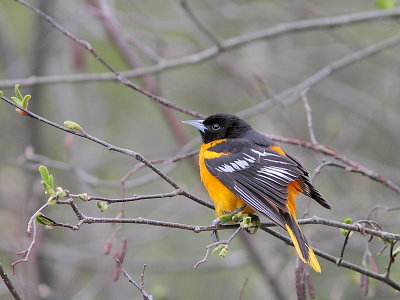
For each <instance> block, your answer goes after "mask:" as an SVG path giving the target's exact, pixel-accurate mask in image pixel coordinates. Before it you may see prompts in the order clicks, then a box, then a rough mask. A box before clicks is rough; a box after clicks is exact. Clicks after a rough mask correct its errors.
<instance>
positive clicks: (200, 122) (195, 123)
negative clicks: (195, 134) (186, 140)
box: [182, 120, 206, 132]
mask: <svg viewBox="0 0 400 300" xmlns="http://www.w3.org/2000/svg"><path fill="white" fill-rule="evenodd" d="M203 122H204V120H188V121H182V123H186V124H189V125H191V126H193V127H194V128H196V129H198V130H199V131H201V132H204V131H205V130H206V126H204V124H203Z"/></svg>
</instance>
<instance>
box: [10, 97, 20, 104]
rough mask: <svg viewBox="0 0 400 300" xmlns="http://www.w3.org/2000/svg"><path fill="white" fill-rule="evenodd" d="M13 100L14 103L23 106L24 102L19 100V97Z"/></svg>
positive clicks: (12, 98)
mask: <svg viewBox="0 0 400 300" xmlns="http://www.w3.org/2000/svg"><path fill="white" fill-rule="evenodd" d="M11 100H12V101H14V103H15V104H17V105H19V106H22V101H21V100H20V99H18V98H17V97H14V96H12V97H11Z"/></svg>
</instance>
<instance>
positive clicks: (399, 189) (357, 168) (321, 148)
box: [266, 134, 400, 194]
mask: <svg viewBox="0 0 400 300" xmlns="http://www.w3.org/2000/svg"><path fill="white" fill-rule="evenodd" d="M266 136H268V137H269V138H270V139H272V140H273V141H276V142H282V143H288V144H292V145H297V146H300V147H303V148H307V149H311V150H313V151H316V152H320V153H322V154H324V155H328V156H331V157H333V158H335V159H337V160H338V161H341V162H343V163H345V164H346V165H348V166H349V167H351V168H350V169H347V167H346V170H350V171H351V172H357V173H360V174H362V175H364V176H367V177H369V178H370V179H372V180H374V181H376V182H379V183H382V184H383V185H385V186H386V187H388V188H389V189H391V190H393V191H395V192H396V193H398V194H400V186H398V185H396V184H394V183H393V182H392V181H390V180H389V179H387V178H386V177H385V176H383V175H380V174H378V173H377V172H375V171H372V170H370V169H368V168H366V167H364V166H362V165H360V164H358V163H356V162H355V161H353V160H351V159H349V158H347V157H345V156H343V155H340V154H339V153H337V152H335V151H334V150H332V149H330V148H328V147H327V146H325V145H322V144H318V145H314V144H312V143H310V142H307V141H302V140H298V139H290V138H285V137H281V136H276V135H269V134H266ZM336 166H337V167H339V165H336Z"/></svg>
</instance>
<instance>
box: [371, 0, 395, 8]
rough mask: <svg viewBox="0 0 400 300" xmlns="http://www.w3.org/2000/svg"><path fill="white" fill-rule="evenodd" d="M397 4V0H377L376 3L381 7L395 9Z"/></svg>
mask: <svg viewBox="0 0 400 300" xmlns="http://www.w3.org/2000/svg"><path fill="white" fill-rule="evenodd" d="M396 4H397V0H375V5H376V6H377V7H378V8H380V9H393V8H395V7H396Z"/></svg>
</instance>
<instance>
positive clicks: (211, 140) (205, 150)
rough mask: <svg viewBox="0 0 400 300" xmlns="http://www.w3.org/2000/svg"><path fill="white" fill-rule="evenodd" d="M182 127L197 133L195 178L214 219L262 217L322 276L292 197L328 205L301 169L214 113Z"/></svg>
mask: <svg viewBox="0 0 400 300" xmlns="http://www.w3.org/2000/svg"><path fill="white" fill-rule="evenodd" d="M184 123H187V124H189V125H192V126H194V127H195V128H197V129H198V130H199V131H200V134H201V137H202V140H203V144H202V145H201V149H200V153H199V166H200V177H201V180H202V182H203V184H204V186H205V188H206V190H207V191H208V193H209V195H210V198H211V199H212V201H213V202H214V206H215V214H216V216H217V217H221V216H224V215H225V214H229V213H231V212H235V211H239V210H241V212H242V213H249V214H253V213H260V214H263V215H264V216H266V217H267V218H268V219H270V220H271V221H272V222H274V223H275V224H277V225H279V226H280V227H282V228H283V229H285V230H287V232H288V233H289V235H290V237H291V239H292V241H293V244H294V246H295V248H296V251H297V253H298V255H299V257H300V258H301V260H302V261H303V262H305V263H308V264H309V265H310V266H311V267H312V268H313V269H314V270H315V271H316V272H321V268H320V265H319V263H318V260H317V258H316V256H315V254H314V251H313V250H312V248H311V247H310V245H309V244H308V242H307V239H306V238H305V236H304V235H303V233H302V231H301V229H300V227H299V225H298V223H297V219H296V200H295V197H296V196H297V195H298V194H299V193H303V194H305V195H307V196H308V197H310V198H312V199H314V200H316V201H317V202H318V203H319V204H321V205H322V206H323V207H325V208H329V209H331V205H330V204H329V203H328V202H327V201H326V200H325V199H324V198H323V197H322V196H321V194H320V193H319V192H318V191H317V190H316V189H315V187H314V186H313V185H312V184H311V182H310V179H309V177H308V173H307V171H306V170H305V169H304V167H303V166H302V165H301V164H300V163H299V162H298V161H297V160H296V159H294V158H293V157H292V156H290V155H288V154H287V153H285V152H284V151H283V150H282V149H281V148H280V147H279V146H278V145H276V144H275V143H274V142H273V141H272V140H271V139H269V138H267V137H266V136H264V135H262V134H261V133H259V132H257V131H255V130H253V129H252V127H251V126H250V125H249V124H248V123H246V122H245V121H243V120H242V119H240V118H239V117H236V116H234V115H230V114H225V113H218V114H215V115H212V116H209V117H208V118H206V119H205V120H191V121H184ZM240 208H243V209H240Z"/></svg>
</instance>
